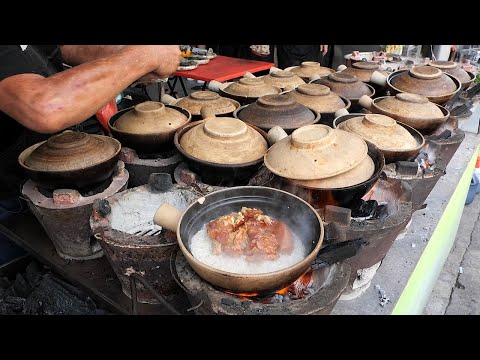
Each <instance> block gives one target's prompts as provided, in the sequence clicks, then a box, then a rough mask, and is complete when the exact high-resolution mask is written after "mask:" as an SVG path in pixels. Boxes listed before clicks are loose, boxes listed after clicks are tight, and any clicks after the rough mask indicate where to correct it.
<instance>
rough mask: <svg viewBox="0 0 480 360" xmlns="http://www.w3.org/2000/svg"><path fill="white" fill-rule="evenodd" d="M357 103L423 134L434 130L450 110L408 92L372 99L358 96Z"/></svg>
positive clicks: (446, 117)
mask: <svg viewBox="0 0 480 360" xmlns="http://www.w3.org/2000/svg"><path fill="white" fill-rule="evenodd" d="M359 104H360V105H361V106H363V107H364V108H366V109H368V110H370V111H371V112H373V113H375V114H382V115H386V116H389V117H391V118H393V119H395V120H397V121H400V122H403V123H404V124H407V125H410V126H412V127H413V128H415V129H417V130H419V131H420V132H422V133H424V134H428V133H430V132H432V131H434V130H435V129H436V128H437V127H438V126H440V125H441V124H443V123H444V122H445V121H447V119H448V117H449V116H450V112H449V111H448V110H447V109H446V108H444V107H443V106H441V105H438V104H435V103H433V102H431V101H429V100H428V98H426V97H425V96H422V95H417V94H410V93H399V94H397V95H395V96H384V97H380V98H376V99H374V100H372V99H371V98H369V97H367V96H365V97H361V98H360V100H359Z"/></svg>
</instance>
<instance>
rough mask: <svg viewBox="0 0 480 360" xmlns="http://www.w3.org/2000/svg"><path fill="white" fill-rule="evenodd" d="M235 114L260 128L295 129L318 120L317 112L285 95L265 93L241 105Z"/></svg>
mask: <svg viewBox="0 0 480 360" xmlns="http://www.w3.org/2000/svg"><path fill="white" fill-rule="evenodd" d="M235 116H236V117H238V118H239V119H240V120H243V121H245V122H247V123H250V124H254V125H256V126H258V127H260V128H262V129H271V128H272V127H274V126H281V127H282V128H284V129H296V128H299V127H300V126H303V125H310V124H313V123H315V122H317V121H318V120H319V117H318V115H317V114H315V113H314V112H313V111H312V110H310V109H309V108H308V107H306V106H305V105H302V104H300V103H298V102H296V101H294V100H293V99H292V98H290V97H289V96H285V95H265V96H262V97H259V98H258V99H257V100H256V101H255V102H254V103H252V104H249V105H247V106H245V107H243V108H242V109H241V110H239V111H238V112H236V113H235Z"/></svg>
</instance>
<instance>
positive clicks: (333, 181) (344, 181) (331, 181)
mask: <svg viewBox="0 0 480 360" xmlns="http://www.w3.org/2000/svg"><path fill="white" fill-rule="evenodd" d="M374 172H375V164H374V162H373V160H372V158H371V157H370V156H368V155H367V156H365V158H364V159H363V160H362V162H361V163H360V164H358V165H357V166H355V167H354V168H352V169H350V170H348V171H345V172H344V173H342V174H338V175H335V176H332V177H329V178H325V179H317V180H290V181H291V182H292V183H294V184H296V185H300V186H302V187H305V188H309V189H339V188H345V187H349V186H354V185H358V184H361V183H362V182H364V181H367V180H368V179H370V178H371V177H372V175H373V174H374Z"/></svg>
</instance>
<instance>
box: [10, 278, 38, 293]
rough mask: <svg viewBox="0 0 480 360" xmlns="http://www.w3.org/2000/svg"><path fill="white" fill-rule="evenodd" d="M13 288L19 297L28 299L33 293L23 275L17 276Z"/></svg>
mask: <svg viewBox="0 0 480 360" xmlns="http://www.w3.org/2000/svg"><path fill="white" fill-rule="evenodd" d="M13 288H14V289H15V293H16V294H17V295H18V296H20V297H24V298H26V297H28V295H30V293H31V292H32V291H33V289H32V287H31V286H30V285H28V283H27V281H26V280H25V278H24V277H23V276H22V274H17V276H16V278H15V282H14V284H13Z"/></svg>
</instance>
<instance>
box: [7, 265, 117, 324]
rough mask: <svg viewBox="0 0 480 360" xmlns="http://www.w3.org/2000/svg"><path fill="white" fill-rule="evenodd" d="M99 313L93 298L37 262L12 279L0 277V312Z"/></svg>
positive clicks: (32, 313) (102, 311) (18, 313)
mask: <svg viewBox="0 0 480 360" xmlns="http://www.w3.org/2000/svg"><path fill="white" fill-rule="evenodd" d="M22 314H24V315H100V314H105V315H106V314H109V312H107V311H105V310H103V309H100V308H98V307H97V305H96V304H95V303H94V302H93V300H92V299H91V298H90V297H88V296H87V295H86V294H84V293H83V292H82V291H80V290H79V289H77V288H76V287H74V286H72V285H70V284H68V283H67V282H65V281H64V280H61V279H60V278H58V277H57V276H55V275H54V274H53V273H51V272H50V271H49V270H48V269H47V268H46V267H44V266H42V265H39V264H38V263H37V262H36V261H32V262H30V264H29V265H28V266H27V267H26V269H25V272H24V273H18V274H16V276H15V279H8V278H6V277H3V278H0V315H22Z"/></svg>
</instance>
